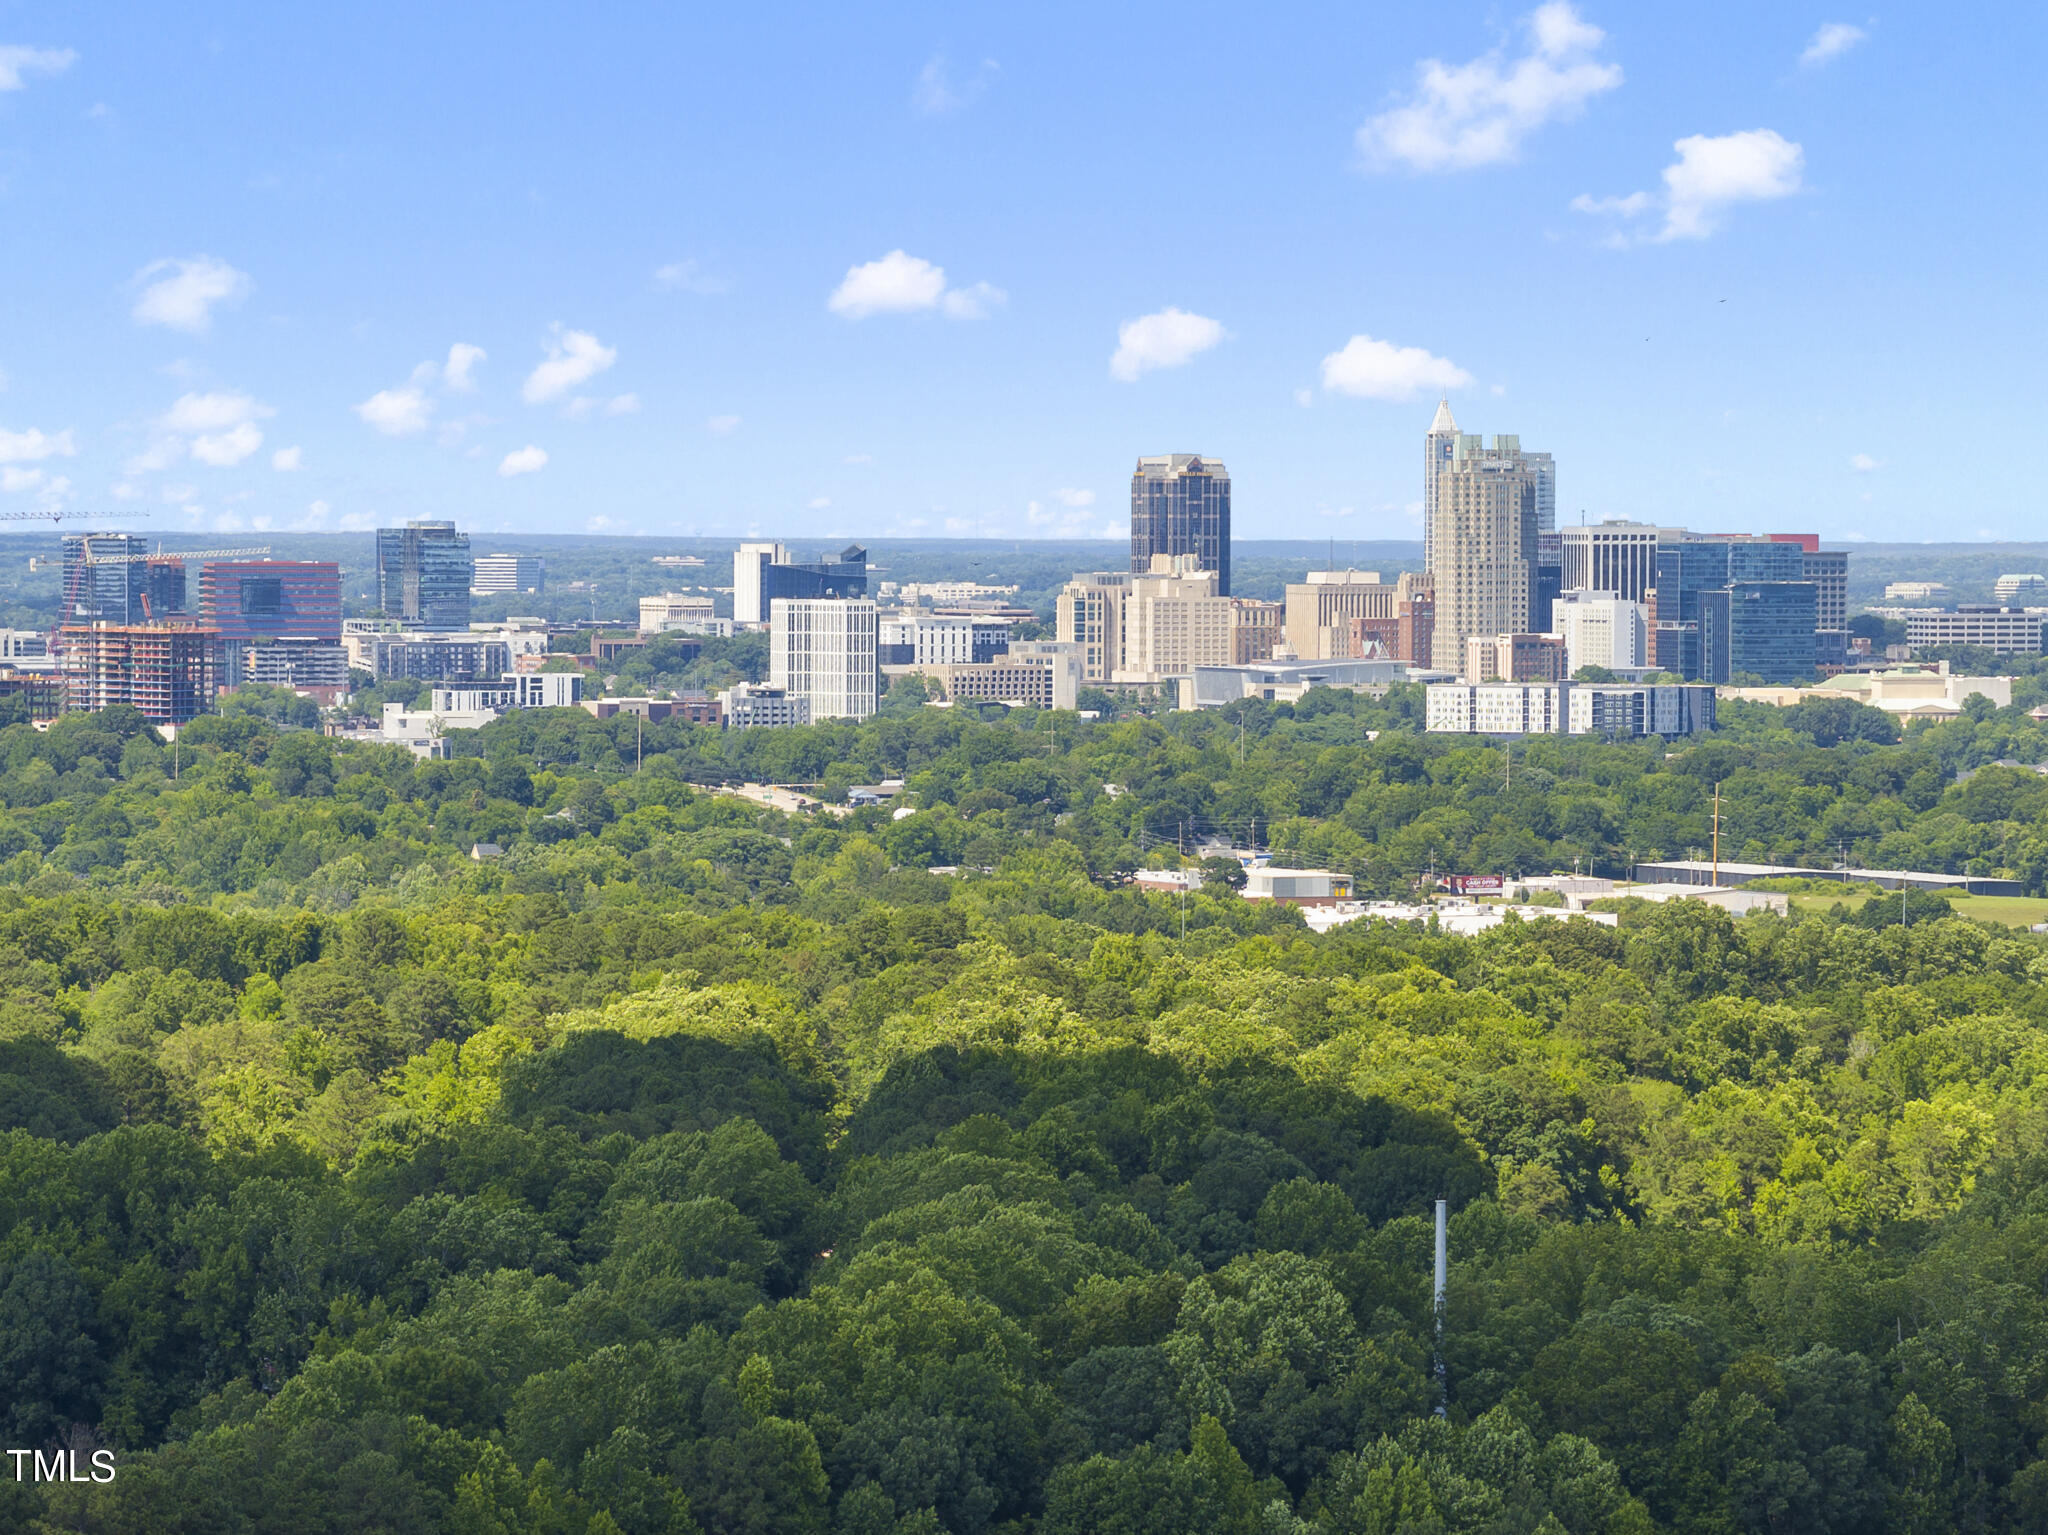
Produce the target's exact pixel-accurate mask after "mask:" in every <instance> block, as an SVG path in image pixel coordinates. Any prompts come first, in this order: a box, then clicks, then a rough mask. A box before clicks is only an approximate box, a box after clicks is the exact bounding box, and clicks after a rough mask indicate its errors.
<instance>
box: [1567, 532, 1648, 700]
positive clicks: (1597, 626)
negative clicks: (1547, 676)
mask: <svg viewBox="0 0 2048 1535" xmlns="http://www.w3.org/2000/svg"><path fill="white" fill-rule="evenodd" d="M1565 531H1566V532H1567V533H1569V532H1571V531H1572V529H1569V528H1567V529H1566V530H1565ZM1550 611H1551V620H1550V625H1551V628H1552V630H1554V631H1555V632H1556V633H1558V634H1560V635H1562V636H1563V637H1564V653H1565V671H1566V673H1567V675H1569V674H1571V673H1575V672H1577V671H1578V669H1579V668H1580V667H1582V666H1604V667H1607V668H1609V669H1611V670H1615V671H1621V670H1627V669H1633V668H1636V667H1643V666H1648V665H1649V664H1650V661H1649V649H1650V615H1649V612H1648V610H1647V609H1646V608H1644V606H1643V604H1641V603H1640V602H1631V601H1630V600H1629V599H1627V598H1625V597H1623V596H1621V595H1620V594H1619V593H1616V592H1599V591H1568V592H1565V593H1564V594H1563V595H1561V596H1560V597H1559V598H1558V599H1557V601H1556V602H1555V603H1553V604H1552V605H1551V610H1550Z"/></svg>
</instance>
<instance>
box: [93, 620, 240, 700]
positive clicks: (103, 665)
mask: <svg viewBox="0 0 2048 1535" xmlns="http://www.w3.org/2000/svg"><path fill="white" fill-rule="evenodd" d="M63 638H64V680H65V683H66V685H67V688H68V690H69V694H70V700H71V707H72V708H74V709H110V708H112V707H114V706H115V705H116V704H132V705H133V706H134V707H135V708H137V709H139V710H141V711H142V714H143V717H144V718H145V719H147V720H148V721H149V722H150V723H151V724H152V725H178V724H182V723H184V722H185V721H186V720H189V719H194V718H196V717H197V716H199V715H201V714H205V713H206V712H207V711H208V710H210V709H211V708H212V707H213V701H214V697H215V695H216V694H217V693H218V692H219V691H220V685H221V679H222V675H223V671H224V668H223V666H222V664H221V658H222V652H221V637H220V632H219V631H218V630H216V629H207V628H201V627H200V626H199V625H197V624H108V623H96V624H68V625H66V626H65V628H64V631H63Z"/></svg>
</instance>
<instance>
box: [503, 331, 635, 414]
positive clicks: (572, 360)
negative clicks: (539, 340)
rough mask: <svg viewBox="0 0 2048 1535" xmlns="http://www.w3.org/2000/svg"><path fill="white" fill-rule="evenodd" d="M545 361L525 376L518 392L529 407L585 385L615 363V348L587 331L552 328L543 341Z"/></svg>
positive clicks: (557, 397)
mask: <svg viewBox="0 0 2048 1535" xmlns="http://www.w3.org/2000/svg"><path fill="white" fill-rule="evenodd" d="M547 353H548V356H547V361H546V362H543V363H542V364H540V366H539V367H537V368H535V369H534V370H533V371H532V372H531V373H529V374H527V376H526V387H525V388H524V389H523V390H521V391H520V392H521V394H522V395H523V396H524V398H525V400H526V403H527V404H529V405H545V404H546V403H547V402H548V401H549V400H555V399H559V398H561V397H562V396H563V395H565V394H567V393H568V392H569V391H570V390H572V389H574V388H576V387H577V386H578V385H580V384H586V383H588V382H589V381H590V380H591V379H593V378H595V377H597V375H598V374H600V373H602V372H604V370H605V369H606V368H609V367H610V366H611V365H612V364H613V363H614V362H617V361H618V358H619V353H618V348H616V347H609V346H606V345H605V344H604V343H603V342H601V341H599V340H598V339H597V337H595V336H593V335H592V334H591V333H590V332H589V331H587V330H567V331H565V330H563V329H562V328H561V327H560V326H556V327H555V331H554V334H553V335H552V336H551V337H550V338H549V340H548V342H547Z"/></svg>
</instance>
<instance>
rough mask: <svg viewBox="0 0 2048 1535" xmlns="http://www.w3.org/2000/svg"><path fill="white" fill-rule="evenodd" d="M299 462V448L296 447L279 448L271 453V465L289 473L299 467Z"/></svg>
mask: <svg viewBox="0 0 2048 1535" xmlns="http://www.w3.org/2000/svg"><path fill="white" fill-rule="evenodd" d="M299 462H300V459H299V450H298V449H297V448H295V447H293V448H279V449H278V450H277V451H276V452H275V453H273V454H271V455H270V467H271V468H273V469H276V470H280V471H282V472H284V473H287V474H289V473H290V472H291V471H292V470H294V469H296V468H298V467H299Z"/></svg>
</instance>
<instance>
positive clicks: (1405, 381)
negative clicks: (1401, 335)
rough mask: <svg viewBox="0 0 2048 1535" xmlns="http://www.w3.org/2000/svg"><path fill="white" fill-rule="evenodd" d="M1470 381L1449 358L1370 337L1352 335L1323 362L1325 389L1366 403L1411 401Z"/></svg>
mask: <svg viewBox="0 0 2048 1535" xmlns="http://www.w3.org/2000/svg"><path fill="white" fill-rule="evenodd" d="M1471 382H1472V375H1471V374H1469V373H1467V372H1466V371H1465V370H1464V369H1463V368H1461V367H1459V366H1458V365H1457V364H1456V363H1454V362H1452V361H1451V360H1450V359H1449V358H1448V357H1437V356H1434V355H1432V354H1431V353H1429V352H1425V351H1424V350H1423V349H1422V348H1421V347H1419V346H1396V345H1394V343H1393V342H1391V341H1376V340H1374V339H1373V338H1372V337H1371V336H1353V337H1352V338H1351V339H1350V340H1349V341H1347V342H1345V343H1344V348H1343V350H1342V351H1338V352H1332V353H1330V355H1329V356H1327V357H1325V358H1324V359H1323V387H1324V388H1325V389H1327V390H1329V391H1330V392H1331V393H1333V394H1349V395H1356V396H1358V397H1359V398H1361V399H1367V400H1395V401H1399V400H1412V399H1414V398H1415V397H1416V396H1417V395H1419V394H1424V393H1428V392H1430V391H1432V390H1435V391H1442V390H1446V389H1462V388H1464V387H1465V386H1466V385H1467V384H1469V383H1471Z"/></svg>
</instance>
